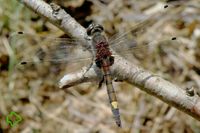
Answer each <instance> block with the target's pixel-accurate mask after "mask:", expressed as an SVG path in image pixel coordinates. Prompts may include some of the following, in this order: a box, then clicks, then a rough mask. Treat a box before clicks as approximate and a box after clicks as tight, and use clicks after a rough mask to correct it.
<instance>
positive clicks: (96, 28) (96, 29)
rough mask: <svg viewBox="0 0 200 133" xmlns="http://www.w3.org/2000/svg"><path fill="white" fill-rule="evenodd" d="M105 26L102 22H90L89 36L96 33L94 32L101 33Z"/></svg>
mask: <svg viewBox="0 0 200 133" xmlns="http://www.w3.org/2000/svg"><path fill="white" fill-rule="evenodd" d="M103 30H104V29H103V26H101V25H100V24H94V23H92V24H90V25H89V27H88V28H87V35H88V36H92V35H94V33H97V32H99V33H101V32H102V31H103Z"/></svg>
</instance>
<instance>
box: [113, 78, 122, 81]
mask: <svg viewBox="0 0 200 133" xmlns="http://www.w3.org/2000/svg"><path fill="white" fill-rule="evenodd" d="M114 81H115V82H123V81H124V80H123V79H119V78H115V79H114Z"/></svg>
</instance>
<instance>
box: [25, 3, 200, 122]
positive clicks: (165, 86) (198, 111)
mask: <svg viewBox="0 0 200 133" xmlns="http://www.w3.org/2000/svg"><path fill="white" fill-rule="evenodd" d="M21 1H22V2H23V3H24V4H25V5H26V6H27V7H29V8H30V9H31V10H33V11H35V12H36V13H38V14H39V15H42V16H44V17H45V18H46V19H48V20H49V21H50V22H52V23H53V24H55V25H56V26H58V27H59V28H60V29H62V30H63V31H64V32H66V33H67V34H68V35H71V36H72V37H74V38H79V39H84V38H85V35H86V33H85V31H86V30H85V29H84V28H83V27H82V26H80V25H79V24H78V23H77V22H76V21H75V20H74V19H73V18H72V17H71V16H70V15H68V14H67V13H66V12H65V11H64V10H63V9H60V8H54V10H53V9H52V7H51V6H50V5H48V4H47V3H45V2H43V1H41V0H21ZM55 12H56V13H55ZM115 62H117V63H114V65H113V66H112V67H111V72H112V74H114V75H115V76H116V77H118V78H119V79H124V80H125V81H127V82H129V83H131V84H133V85H136V86H138V87H139V88H140V89H141V90H143V91H145V92H147V93H149V94H150V95H153V96H155V97H157V98H159V99H160V100H162V101H164V102H166V103H168V104H169V105H172V106H174V107H176V108H177V109H179V110H181V111H183V112H185V113H187V114H189V115H190V116H192V117H194V118H195V119H197V120H200V99H199V97H198V96H197V95H194V96H188V95H187V94H186V92H185V90H184V89H181V88H179V87H178V86H176V85H174V84H172V83H170V82H168V81H166V80H164V79H163V78H161V77H159V76H157V75H153V74H151V73H149V72H147V71H144V70H143V69H141V68H139V67H137V66H135V65H134V64H132V63H131V62H128V61H127V60H125V59H124V58H122V57H120V56H118V57H116V58H115ZM83 74H84V72H83V71H80V72H77V73H76V74H70V75H65V76H64V78H62V80H60V87H61V88H62V87H70V86H73V85H76V84H78V83H82V82H86V81H90V80H91V79H93V78H94V77H97V76H98V73H95V67H94V65H93V67H91V69H90V70H89V71H88V72H87V73H86V74H85V76H84V78H83V77H82V75H83ZM86 79H87V80H86ZM96 79H97V78H96Z"/></svg>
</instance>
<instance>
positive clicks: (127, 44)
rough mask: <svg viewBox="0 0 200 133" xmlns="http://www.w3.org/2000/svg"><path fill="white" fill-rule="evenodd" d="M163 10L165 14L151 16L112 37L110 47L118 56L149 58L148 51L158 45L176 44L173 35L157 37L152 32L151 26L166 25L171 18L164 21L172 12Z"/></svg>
mask: <svg viewBox="0 0 200 133" xmlns="http://www.w3.org/2000/svg"><path fill="white" fill-rule="evenodd" d="M170 7H172V6H170ZM161 10H164V12H162V13H157V14H154V15H150V16H149V17H147V19H145V20H144V21H142V22H140V23H138V24H136V25H135V26H133V27H131V28H129V30H128V31H127V32H124V33H121V34H117V35H114V36H113V37H111V38H110V39H109V44H110V47H111V48H112V49H113V50H114V51H115V52H116V53H117V54H120V55H122V56H126V55H127V54H129V55H130V54H134V55H144V56H147V55H146V54H147V50H149V49H152V48H154V47H156V45H157V44H160V43H163V44H166V43H165V42H168V44H170V43H174V42H176V41H177V40H176V39H173V38H174V36H173V35H167V34H166V35H161V34H159V35H157V36H156V35H155V33H153V32H152V31H151V26H154V25H156V24H157V22H160V21H161V20H162V24H165V20H166V19H168V18H169V17H164V18H166V19H162V17H163V16H168V15H169V16H170V12H169V13H168V10H166V9H164V7H163V9H161ZM157 20H160V21H157ZM163 21H164V22H163ZM166 22H167V20H166ZM158 25H159V24H158ZM161 30H162V29H161ZM179 44H180V42H179Z"/></svg>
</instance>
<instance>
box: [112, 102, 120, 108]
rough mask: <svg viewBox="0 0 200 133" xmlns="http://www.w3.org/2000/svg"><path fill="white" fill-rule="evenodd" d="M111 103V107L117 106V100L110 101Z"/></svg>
mask: <svg viewBox="0 0 200 133" xmlns="http://www.w3.org/2000/svg"><path fill="white" fill-rule="evenodd" d="M111 105H112V107H113V108H114V109H116V108H118V103H117V101H114V102H112V103H111Z"/></svg>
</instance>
